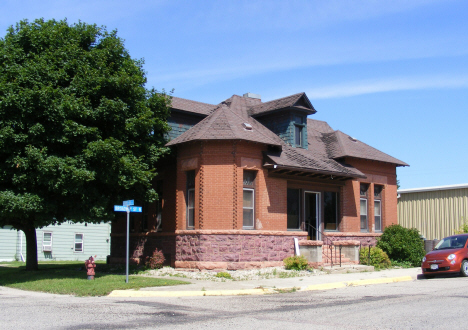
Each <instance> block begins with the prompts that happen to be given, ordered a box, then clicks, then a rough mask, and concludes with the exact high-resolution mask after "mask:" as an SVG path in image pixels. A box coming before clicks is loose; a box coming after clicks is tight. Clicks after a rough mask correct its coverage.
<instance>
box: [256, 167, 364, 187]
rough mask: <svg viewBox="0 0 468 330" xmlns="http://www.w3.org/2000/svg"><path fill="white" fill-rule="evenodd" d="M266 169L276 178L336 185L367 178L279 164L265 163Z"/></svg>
mask: <svg viewBox="0 0 468 330" xmlns="http://www.w3.org/2000/svg"><path fill="white" fill-rule="evenodd" d="M263 167H264V168H267V169H268V174H269V175H271V176H275V177H284V178H288V177H290V178H294V179H296V180H297V179H301V180H302V179H310V180H327V181H330V180H332V181H334V182H336V183H340V182H341V183H343V184H344V181H346V180H351V179H356V178H365V177H366V176H365V175H357V174H356V175H354V174H344V173H339V172H333V171H323V170H315V169H309V168H302V167H294V166H284V165H278V164H271V163H264V164H263Z"/></svg>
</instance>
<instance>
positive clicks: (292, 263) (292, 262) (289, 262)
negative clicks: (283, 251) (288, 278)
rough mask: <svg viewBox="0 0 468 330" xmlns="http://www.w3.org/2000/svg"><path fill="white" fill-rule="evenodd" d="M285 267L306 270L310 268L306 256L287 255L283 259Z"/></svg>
mask: <svg viewBox="0 0 468 330" xmlns="http://www.w3.org/2000/svg"><path fill="white" fill-rule="evenodd" d="M283 263H284V267H285V268H286V269H288V270H305V269H308V268H309V265H308V263H307V259H306V258H305V257H304V256H294V257H287V258H286V259H284V260H283Z"/></svg>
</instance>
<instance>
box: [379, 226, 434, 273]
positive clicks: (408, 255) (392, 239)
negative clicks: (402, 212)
mask: <svg viewBox="0 0 468 330" xmlns="http://www.w3.org/2000/svg"><path fill="white" fill-rule="evenodd" d="M377 247H378V248H381V249H382V250H383V251H384V252H385V253H387V255H388V257H389V258H390V259H391V260H392V262H393V261H396V262H400V263H401V262H402V263H405V262H409V263H411V265H412V266H413V267H419V266H421V262H422V258H423V257H424V255H425V254H426V252H425V251H424V246H423V243H422V241H421V237H420V235H419V231H418V230H417V229H415V228H412V229H408V228H404V227H402V226H400V225H391V226H388V227H387V228H385V229H384V231H383V233H382V236H380V239H379V240H378V242H377Z"/></svg>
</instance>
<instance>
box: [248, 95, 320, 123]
mask: <svg viewBox="0 0 468 330" xmlns="http://www.w3.org/2000/svg"><path fill="white" fill-rule="evenodd" d="M286 109H289V110H300V111H304V112H306V113H307V114H310V115H311V114H314V113H316V112H317V111H316V110H315V109H314V107H313V106H312V103H310V101H309V98H308V97H307V95H306V94H305V93H298V94H294V95H291V96H287V97H283V98H280V99H277V100H273V101H269V102H265V103H261V104H258V105H255V106H253V107H251V108H250V109H249V112H248V113H249V115H250V116H254V117H257V116H261V115H265V114H267V113H270V112H274V111H279V110H286Z"/></svg>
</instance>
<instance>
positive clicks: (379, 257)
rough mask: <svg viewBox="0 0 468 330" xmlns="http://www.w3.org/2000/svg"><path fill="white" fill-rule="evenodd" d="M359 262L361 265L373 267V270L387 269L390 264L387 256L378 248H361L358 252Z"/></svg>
mask: <svg viewBox="0 0 468 330" xmlns="http://www.w3.org/2000/svg"><path fill="white" fill-rule="evenodd" d="M359 261H360V264H361V265H368V266H374V267H375V269H384V268H389V267H390V266H391V265H392V263H391V261H390V258H389V257H388V255H387V254H386V253H385V252H384V251H382V249H380V248H378V247H375V246H373V247H371V248H370V255H369V247H363V248H362V249H361V250H360V251H359Z"/></svg>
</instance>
